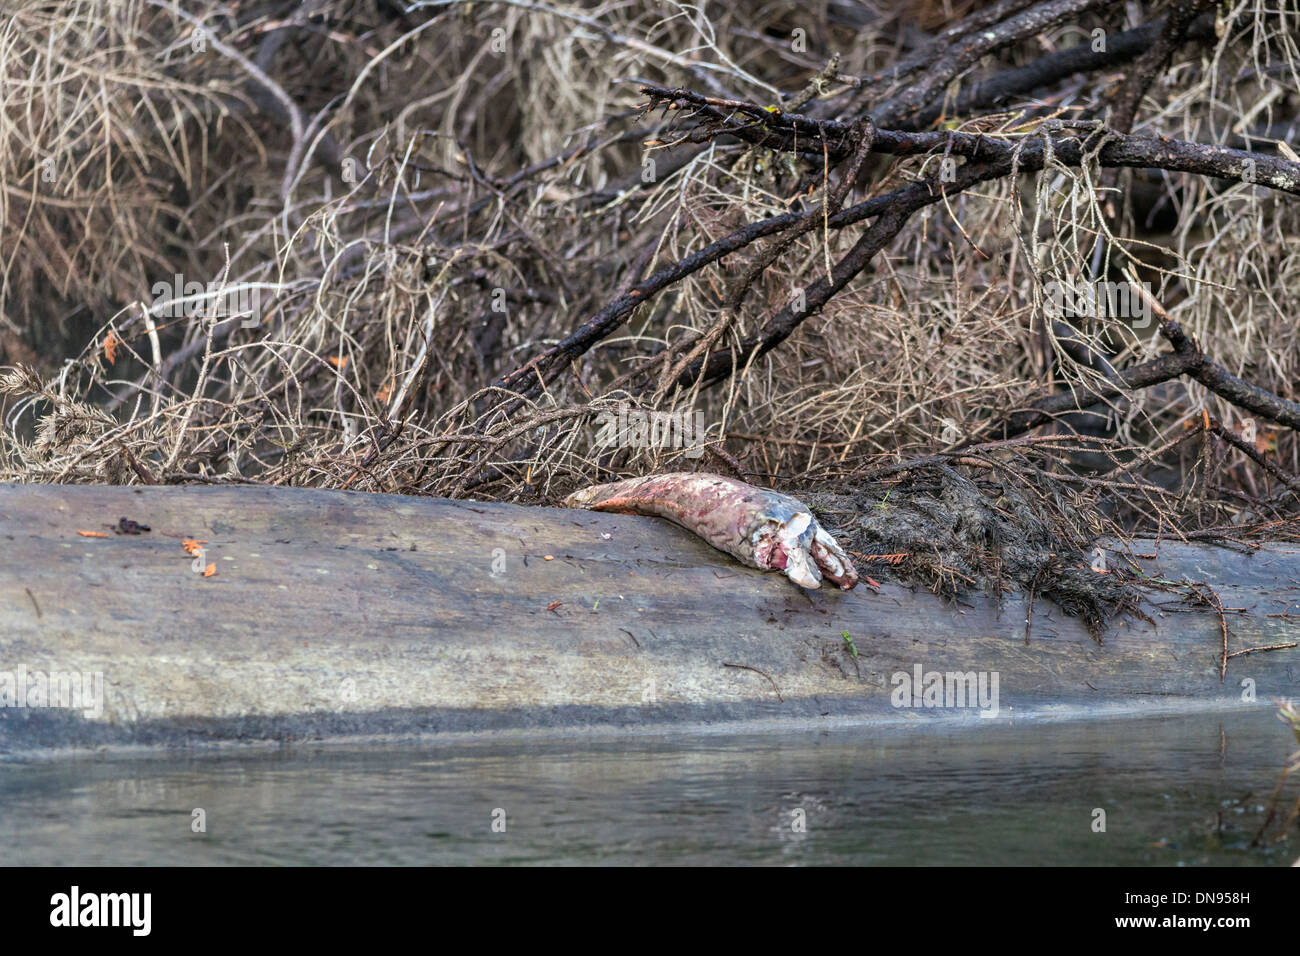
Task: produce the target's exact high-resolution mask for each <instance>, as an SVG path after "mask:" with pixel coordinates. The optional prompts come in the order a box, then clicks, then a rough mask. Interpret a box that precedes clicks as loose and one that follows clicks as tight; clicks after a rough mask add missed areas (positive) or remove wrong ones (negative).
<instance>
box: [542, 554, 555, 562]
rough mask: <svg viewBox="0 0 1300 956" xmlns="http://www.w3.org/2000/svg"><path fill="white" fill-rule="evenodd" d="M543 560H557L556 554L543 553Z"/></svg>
mask: <svg viewBox="0 0 1300 956" xmlns="http://www.w3.org/2000/svg"><path fill="white" fill-rule="evenodd" d="M542 560H543V561H554V560H555V555H553V554H544V555H542Z"/></svg>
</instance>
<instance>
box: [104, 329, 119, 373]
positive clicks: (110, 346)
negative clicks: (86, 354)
mask: <svg viewBox="0 0 1300 956" xmlns="http://www.w3.org/2000/svg"><path fill="white" fill-rule="evenodd" d="M121 344H122V340H121V339H119V338H118V337H117V333H116V332H113V331H112V330H109V333H108V335H107V336H106V337H105V338H104V358H106V359H108V364H109V365H116V364H117V347H118V346H119V345H121Z"/></svg>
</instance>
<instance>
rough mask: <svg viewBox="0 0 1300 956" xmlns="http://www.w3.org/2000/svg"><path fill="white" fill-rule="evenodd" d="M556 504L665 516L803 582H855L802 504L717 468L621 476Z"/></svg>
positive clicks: (744, 559)
mask: <svg viewBox="0 0 1300 956" xmlns="http://www.w3.org/2000/svg"><path fill="white" fill-rule="evenodd" d="M564 503H565V505H566V506H567V507H570V508H590V509H591V510H593V511H615V512H619V513H621V514H639V515H656V516H658V517H660V518H667V519H668V520H669V521H671V522H673V523H674V524H677V525H680V526H681V527H683V528H685V529H686V530H687V531H691V532H694V533H695V534H697V535H699V536H700V537H701V538H703V539H704V540H705V541H707V542H708V543H709V544H711V545H713V546H714V547H715V548H717V549H718V550H719V551H725V552H727V554H730V555H731V556H732V557H734V558H736V559H737V560H739V561H740V562H741V563H742V564H746V565H748V566H749V567H751V568H759V569H761V570H764V571H769V570H771V571H784V572H785V574H786V576H787V577H789V578H790V580H791V581H793V582H794V583H795V584H798V585H801V586H803V587H806V588H818V587H821V583H822V577H823V576H825V577H827V578H829V579H830V580H831V581H832V582H834V583H835V584H838V585H839V586H840V587H841V588H843V589H844V590H846V591H847V590H849V589H850V588H852V587H853V586H854V585H855V584H857V583H858V572H857V570H856V569H855V568H854V567H853V562H852V561H850V560H849V556H848V555H847V554H845V553H844V549H843V548H841V547H840V546H839V544H838V543H837V542H836V541H835V539H834V538H832V537H831V536H830V535H829V534H828V533H827V532H826V531H825V530H824V529H823V528H822V526H821V525H819V524H818V523H817V519H815V518H814V517H813V516H812V511H811V510H809V508H808V506H807V505H805V504H804V503H803V502H801V501H799V500H798V499H797V498H791V497H790V496H789V495H783V494H779V493H777V492H775V491H767V490H765V489H763V488H756V487H754V486H753V485H747V484H745V483H744V482H743V481H735V480H733V479H731V478H723V477H722V476H721V475H709V474H688V473H678V474H670V475H650V476H649V477H646V478H629V479H627V480H626V481H615V482H613V483H611V484H607V485H594V486H592V487H590V488H584V489H583V490H581V491H576V492H574V493H573V494H571V495H569V497H568V498H566V499H565V500H564Z"/></svg>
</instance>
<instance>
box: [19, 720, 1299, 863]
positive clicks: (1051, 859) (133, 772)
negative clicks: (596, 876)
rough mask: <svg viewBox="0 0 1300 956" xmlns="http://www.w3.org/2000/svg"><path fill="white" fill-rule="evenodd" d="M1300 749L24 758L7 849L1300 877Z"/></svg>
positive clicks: (1235, 745)
mask: <svg viewBox="0 0 1300 956" xmlns="http://www.w3.org/2000/svg"><path fill="white" fill-rule="evenodd" d="M1294 746H1295V744H1294V740H1293V738H1292V737H1291V735H1290V733H1289V732H1288V730H1287V728H1286V726H1285V725H1284V724H1282V723H1281V722H1280V721H1279V720H1277V718H1276V717H1275V716H1274V714H1273V712H1272V711H1271V709H1269V708H1256V709H1251V710H1248V711H1242V712H1232V713H1226V714H1210V715H1204V714H1202V715H1195V716H1180V717H1167V718H1160V719H1154V718H1153V719H1109V720H1104V721H1073V722H1058V723H1043V722H1038V723H1030V724H1020V725H1008V724H999V725H988V724H982V725H980V726H976V727H971V728H962V729H952V730H945V729H942V728H939V727H937V726H927V727H923V728H911V727H909V728H902V729H894V730H890V731H881V730H880V729H878V728H866V727H858V728H851V727H849V728H838V729H832V730H820V731H799V732H782V733H764V734H761V735H745V736H732V735H722V734H717V733H704V734H694V735H684V736H678V735H663V736H645V737H635V738H631V739H626V738H625V739H621V740H617V741H615V740H607V741H597V740H591V739H573V740H546V741H539V740H514V741H493V742H485V741H473V742H458V743H428V744H420V745H411V746H389V745H385V746H383V747H381V748H361V747H348V748H345V747H341V746H329V747H321V746H315V747H298V748H294V749H286V750H281V751H273V752H272V751H261V752H252V751H240V752H237V753H235V752H223V753H212V754H206V755H185V756H179V757H178V756H174V755H172V756H167V757H150V758H144V759H138V758H136V759H128V758H123V757H116V756H99V757H95V758H85V759H75V760H57V761H38V762H22V761H9V762H3V763H0V839H2V840H3V841H4V842H3V845H4V846H5V847H6V849H7V853H6V858H5V861H4V862H5V863H6V864H10V865H24V864H200V865H202V864H608V863H615V864H654V863H675V864H702V863H711V864H775V865H785V864H796V865H805V864H806V865H815V864H853V865H857V864H922V865H927V864H930V865H942V864H946V865H962V864H976V863H978V864H994V865H998V864H1013V865H1014V864H1031V865H1039V864H1076V865H1079V864H1082V865H1202V864H1230V865H1238V864H1239V865H1286V864H1290V863H1291V862H1293V861H1294V860H1295V859H1296V857H1297V856H1300V838H1298V837H1297V836H1296V835H1293V836H1292V837H1291V838H1290V840H1289V841H1286V842H1283V843H1278V844H1271V845H1268V846H1265V847H1263V848H1260V847H1251V846H1250V843H1251V840H1252V838H1253V837H1254V836H1255V834H1256V832H1257V830H1258V829H1259V827H1260V824H1261V823H1262V821H1263V819H1264V806H1265V804H1266V803H1267V800H1268V797H1269V795H1270V793H1271V791H1272V789H1273V787H1274V785H1275V783H1276V782H1277V779H1278V774H1279V771H1280V769H1281V766H1282V763H1283V761H1284V760H1285V759H1286V757H1287V755H1288V754H1289V753H1290V752H1291V751H1292V750H1293V749H1294ZM1297 785H1300V781H1294V782H1293V785H1292V786H1290V787H1288V788H1287V790H1286V791H1285V792H1286V794H1287V795H1288V796H1289V801H1290V804H1293V803H1294V801H1295V799H1296V797H1297V795H1298V794H1297V789H1296V787H1297ZM1103 813H1104V816H1103V815H1102V814H1103ZM200 821H201V822H202V824H203V826H204V827H205V829H204V830H203V831H202V832H196V828H198V827H199V822H200ZM1103 824H1104V829H1102V828H1101V827H1102V825H1103ZM1294 833H1295V831H1294V829H1293V834H1294Z"/></svg>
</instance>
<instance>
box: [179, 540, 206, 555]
mask: <svg viewBox="0 0 1300 956" xmlns="http://www.w3.org/2000/svg"><path fill="white" fill-rule="evenodd" d="M207 543H208V542H207V539H206V538H204V539H196V538H186V539H185V540H184V541H182V542H181V547H182V548H184V549H185V553H186V554H198V553H199V552H200V551H202V550H203V549H202V548H200V547H199V545H201V544H207Z"/></svg>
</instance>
